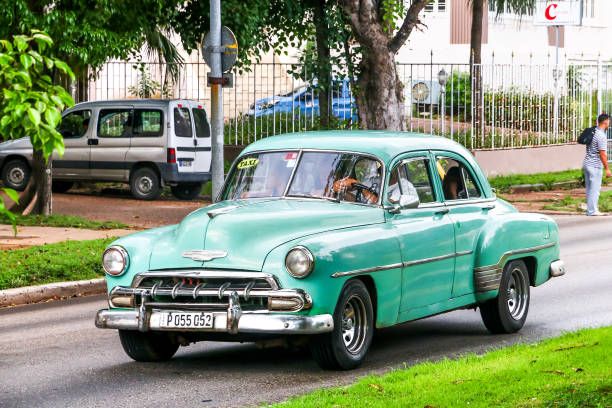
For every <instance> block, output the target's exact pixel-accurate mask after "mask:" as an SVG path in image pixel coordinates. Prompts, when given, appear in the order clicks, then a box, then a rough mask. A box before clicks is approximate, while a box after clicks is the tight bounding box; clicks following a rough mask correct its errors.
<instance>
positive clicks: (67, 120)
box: [57, 110, 91, 139]
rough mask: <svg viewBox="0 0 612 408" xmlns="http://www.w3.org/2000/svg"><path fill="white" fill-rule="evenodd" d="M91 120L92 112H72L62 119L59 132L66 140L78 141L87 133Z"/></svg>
mask: <svg viewBox="0 0 612 408" xmlns="http://www.w3.org/2000/svg"><path fill="white" fill-rule="evenodd" d="M90 119H91V111H90V110H80V111H76V112H70V113H69V114H67V115H66V116H64V117H63V118H62V123H60V125H59V127H58V128H57V131H58V132H60V134H61V135H62V137H63V138H64V139H78V138H79V137H82V136H83V135H84V134H85V133H86V132H87V128H88V127H89V120H90Z"/></svg>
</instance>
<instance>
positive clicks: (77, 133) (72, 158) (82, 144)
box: [52, 109, 94, 180]
mask: <svg viewBox="0 0 612 408" xmlns="http://www.w3.org/2000/svg"><path fill="white" fill-rule="evenodd" d="M93 127H94V126H93V123H92V121H91V110H90V109H82V110H76V111H72V112H70V113H67V114H66V115H64V117H63V118H62V123H61V124H60V126H59V128H58V129H57V130H58V132H60V134H61V135H62V137H63V138H64V155H63V156H61V157H60V156H59V154H58V153H57V152H53V156H52V157H53V177H56V178H59V179H74V180H78V179H84V178H87V177H88V176H89V151H90V146H89V144H88V140H89V139H88V137H89V135H90V134H91V133H92V128H93Z"/></svg>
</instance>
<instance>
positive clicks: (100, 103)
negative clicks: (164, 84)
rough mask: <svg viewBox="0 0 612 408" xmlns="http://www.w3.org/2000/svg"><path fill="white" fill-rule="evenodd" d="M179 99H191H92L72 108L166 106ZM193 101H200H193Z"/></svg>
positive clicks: (185, 101)
mask: <svg viewBox="0 0 612 408" xmlns="http://www.w3.org/2000/svg"><path fill="white" fill-rule="evenodd" d="M173 101H177V102H181V103H185V104H187V103H188V102H189V101H187V100H185V99H111V100H107V101H90V102H81V103H77V104H76V105H74V106H73V107H72V108H71V110H73V109H79V108H87V107H94V106H109V105H158V106H159V105H161V106H166V105H168V104H169V103H170V102H173ZM193 103H196V104H197V103H198V102H195V101H193Z"/></svg>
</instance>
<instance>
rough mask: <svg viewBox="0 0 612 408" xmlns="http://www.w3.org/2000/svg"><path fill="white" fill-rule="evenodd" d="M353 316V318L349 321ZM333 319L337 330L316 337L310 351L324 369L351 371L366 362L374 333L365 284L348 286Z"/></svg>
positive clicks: (370, 306) (371, 311)
mask: <svg viewBox="0 0 612 408" xmlns="http://www.w3.org/2000/svg"><path fill="white" fill-rule="evenodd" d="M351 313H352V316H354V318H352V319H350V318H347V315H351ZM333 317H334V330H333V331H332V332H330V333H325V334H321V335H318V336H316V337H314V338H313V339H312V340H311V342H310V351H311V353H312V356H313V358H314V359H315V361H316V362H317V364H319V366H320V367H321V368H323V369H325V370H351V369H353V368H356V367H358V366H359V365H360V364H361V363H362V362H363V360H364V358H365V356H366V354H367V353H368V350H369V349H370V345H371V344H372V335H373V333H374V312H373V308H372V300H371V298H370V293H369V292H368V289H367V288H366V287H365V285H364V284H363V282H361V281H360V280H357V279H353V280H350V281H348V282H347V283H346V284H345V286H344V288H343V289H342V292H341V293H340V297H339V299H338V303H337V304H336V309H335V310H334V316H333ZM359 322H361V323H360V324H359ZM351 327H352V329H351ZM351 330H352V332H351Z"/></svg>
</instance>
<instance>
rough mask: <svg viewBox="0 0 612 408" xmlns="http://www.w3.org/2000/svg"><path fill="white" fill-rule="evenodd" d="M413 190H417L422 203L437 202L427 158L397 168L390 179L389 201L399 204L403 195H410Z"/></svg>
mask: <svg viewBox="0 0 612 408" xmlns="http://www.w3.org/2000/svg"><path fill="white" fill-rule="evenodd" d="M412 189H414V190H416V193H417V194H418V196H419V201H420V202H421V203H423V204H424V203H432V202H434V201H436V197H435V194H434V189H433V183H432V179H431V174H430V173H429V160H428V159H426V158H418V159H412V160H409V161H407V162H404V163H402V164H400V165H398V166H396V167H395V169H394V170H393V172H392V173H391V178H390V179H389V186H388V188H387V199H388V200H389V202H390V203H397V202H398V201H399V196H400V195H401V194H410V190H412Z"/></svg>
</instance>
